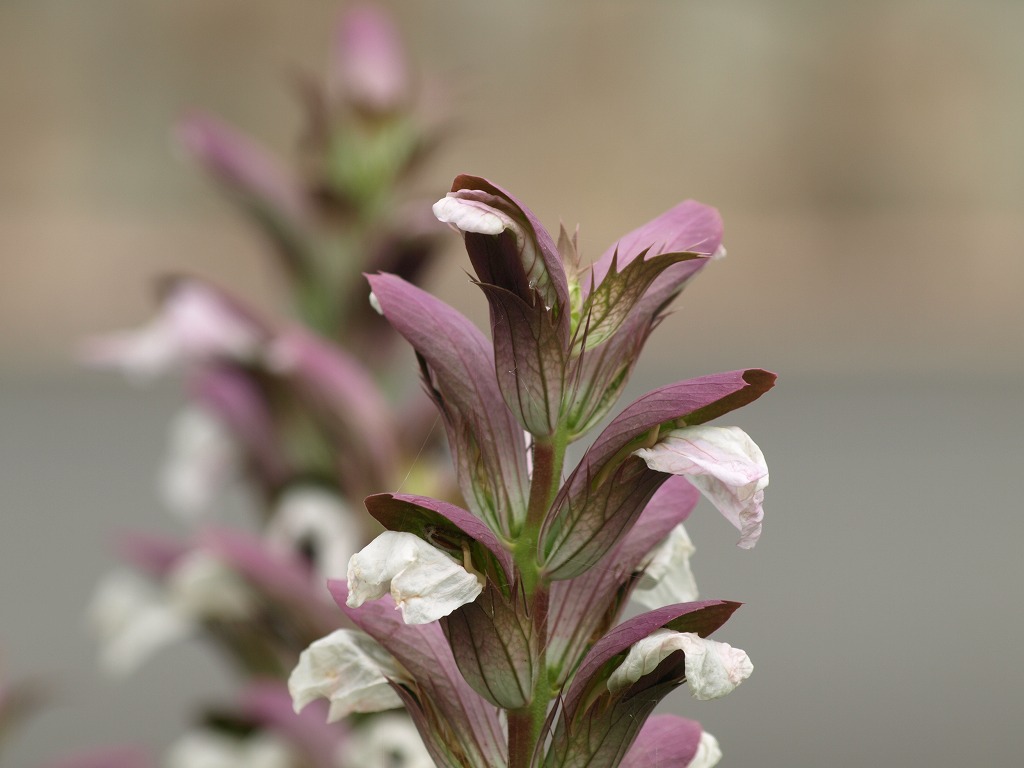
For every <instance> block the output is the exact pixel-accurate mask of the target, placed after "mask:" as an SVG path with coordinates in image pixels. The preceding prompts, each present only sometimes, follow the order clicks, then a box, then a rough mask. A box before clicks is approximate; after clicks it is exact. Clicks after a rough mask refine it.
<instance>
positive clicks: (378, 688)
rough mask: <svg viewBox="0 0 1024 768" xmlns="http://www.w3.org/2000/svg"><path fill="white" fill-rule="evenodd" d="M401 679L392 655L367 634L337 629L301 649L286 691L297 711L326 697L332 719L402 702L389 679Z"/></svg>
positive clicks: (383, 708)
mask: <svg viewBox="0 0 1024 768" xmlns="http://www.w3.org/2000/svg"><path fill="white" fill-rule="evenodd" d="M402 677H403V673H402V670H401V669H400V668H399V666H398V664H397V662H396V661H395V660H394V658H392V657H391V655H390V654H389V653H388V652H387V651H385V650H384V649H383V648H382V647H381V646H380V645H379V644H378V643H377V642H376V641H375V640H373V639H372V638H371V637H370V636H369V635H366V634H364V633H362V632H358V631H356V630H352V629H339V630H336V631H335V632H332V633H331V634H329V635H327V636H326V637H322V638H320V639H319V640H317V641H316V642H314V643H313V644H312V645H310V646H309V647H308V648H307V649H306V650H304V651H303V652H302V654H301V655H300V656H299V663H298V664H297V665H296V667H295V669H294V670H293V671H292V673H291V676H290V677H289V678H288V691H289V692H290V693H291V696H292V701H293V702H294V706H295V711H296V712H301V711H302V709H303V708H304V707H305V706H306V705H307V704H309V703H310V702H312V701H315V700H316V699H319V698H325V699H327V700H328V701H329V702H330V711H329V713H328V715H327V720H328V722H334V721H336V720H340V719H342V718H343V717H345V716H346V715H349V714H351V713H353V712H382V711H384V710H387V709H395V708H396V707H400V706H402V700H401V699H400V698H399V697H398V695H397V694H396V693H395V691H394V689H393V688H392V687H391V683H390V682H389V680H398V679H401V678H402Z"/></svg>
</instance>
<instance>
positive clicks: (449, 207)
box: [433, 192, 512, 235]
mask: <svg viewBox="0 0 1024 768" xmlns="http://www.w3.org/2000/svg"><path fill="white" fill-rule="evenodd" d="M433 210H434V216H436V217H437V220H438V221H440V222H443V223H445V224H452V225H454V226H455V227H456V228H457V229H459V230H461V231H463V232H475V233H477V234H481V235H500V234H501V233H502V231H503V230H504V229H506V228H507V227H511V226H512V222H511V220H510V219H509V218H508V217H507V216H505V215H504V214H501V213H499V212H498V211H496V210H494V209H493V208H491V207H490V206H489V205H486V204H484V203H480V202H477V201H475V200H465V199H463V198H461V197H455V196H453V195H452V193H450V192H449V193H448V195H447V196H446V197H442V198H441V199H440V200H438V201H437V202H436V203H434V208H433Z"/></svg>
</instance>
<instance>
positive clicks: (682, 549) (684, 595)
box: [633, 523, 698, 609]
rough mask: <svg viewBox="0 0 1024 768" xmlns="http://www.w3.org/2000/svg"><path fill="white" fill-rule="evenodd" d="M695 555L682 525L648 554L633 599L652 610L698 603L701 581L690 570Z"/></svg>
mask: <svg viewBox="0 0 1024 768" xmlns="http://www.w3.org/2000/svg"><path fill="white" fill-rule="evenodd" d="M695 551H696V549H695V547H694V546H693V542H692V541H690V536H689V534H687V533H686V529H685V528H684V527H683V524H682V523H680V524H679V525H677V526H676V527H675V528H673V529H672V530H671V531H670V532H669V535H668V536H667V537H665V539H664V541H662V542H661V543H660V544H658V546H656V547H655V548H654V549H652V550H651V551H650V553H649V554H648V556H647V561H646V564H645V565H644V572H643V575H642V576H641V577H640V581H639V582H638V583H637V585H636V589H635V590H633V599H634V600H636V601H637V602H638V603H640V604H641V605H643V606H645V607H647V608H651V609H654V608H661V607H662V606H665V605H674V604H675V603H689V602H692V601H694V600H696V599H697V596H698V593H697V581H696V579H695V578H694V576H693V571H692V570H691V569H690V557H691V556H692V555H693V553H694V552H695Z"/></svg>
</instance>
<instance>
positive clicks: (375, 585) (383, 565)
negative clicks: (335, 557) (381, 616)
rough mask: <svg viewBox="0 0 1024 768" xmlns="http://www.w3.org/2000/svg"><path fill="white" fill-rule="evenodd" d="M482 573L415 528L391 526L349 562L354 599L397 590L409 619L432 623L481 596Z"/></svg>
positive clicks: (355, 604) (360, 600) (350, 602)
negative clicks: (402, 530)
mask: <svg viewBox="0 0 1024 768" xmlns="http://www.w3.org/2000/svg"><path fill="white" fill-rule="evenodd" d="M481 581H482V579H481V578H480V577H479V576H478V575H477V574H475V573H470V572H469V571H467V570H466V569H465V568H464V567H463V566H462V564H461V563H459V562H458V561H457V560H456V559H455V558H453V557H451V556H450V555H449V554H447V553H446V552H442V551H441V550H440V549H437V548H436V547H434V546H431V545H430V544H428V543H427V542H426V541H424V540H423V539H421V538H420V537H419V536H414V535H413V534H411V533H400V532H396V531H385V532H384V533H382V534H381V535H380V536H378V537H377V538H376V539H374V540H373V541H371V542H370V543H369V544H368V545H367V546H366V547H364V548H363V549H362V550H361V551H360V552H357V553H356V554H354V555H353V556H352V559H351V560H349V563H348V590H349V592H348V600H347V603H348V605H349V606H350V607H352V608H358V607H359V606H360V605H362V604H363V603H365V602H366V601H367V600H376V599H377V598H379V597H384V595H386V594H388V592H389V591H390V592H391V596H392V597H393V598H394V599H395V605H396V607H398V608H400V609H401V611H402V619H403V620H404V621H405V623H406V624H429V623H430V622H432V621H437V620H438V619H440V618H441V617H442V616H447V615H448V614H449V613H451V612H452V611H454V610H455V609H456V608H458V607H459V606H461V605H466V604H467V603H471V602H473V601H474V600H476V598H477V596H478V595H479V594H480V592H481V591H482V590H483V584H482V583H481Z"/></svg>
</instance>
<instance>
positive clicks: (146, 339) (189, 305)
mask: <svg viewBox="0 0 1024 768" xmlns="http://www.w3.org/2000/svg"><path fill="white" fill-rule="evenodd" d="M261 341H262V338H261V333H260V331H259V329H258V328H256V327H255V326H254V325H253V324H252V323H251V322H250V321H249V320H248V319H247V318H245V317H244V316H242V315H241V314H240V313H239V312H237V311H235V310H234V309H232V308H231V307H230V306H229V305H228V304H227V303H226V302H225V301H224V300H223V299H222V298H221V297H220V296H218V295H217V293H216V292H215V291H213V290H211V289H209V288H207V287H206V286H204V285H202V284H200V283H197V282H191V281H185V282H181V283H179V284H178V285H176V286H175V287H174V288H173V289H172V290H171V292H170V293H169V294H168V295H167V298H166V299H165V300H164V303H163V306H162V307H161V309H160V314H159V315H158V316H157V317H156V318H154V319H153V320H151V321H150V322H149V323H147V324H146V325H144V326H142V327H141V328H138V329H136V330H133V331H121V332H119V333H113V334H110V335H108V336H104V337H101V338H98V339H94V340H92V341H90V342H88V343H87V344H86V346H85V349H84V350H83V354H84V357H85V359H86V361H87V362H90V363H92V364H94V365H101V366H109V367H113V368H119V369H121V370H122V371H124V372H125V373H127V374H129V375H134V376H138V377H152V376H155V375H159V374H162V373H166V372H168V371H169V370H171V369H173V368H176V367H179V366H181V365H187V364H191V363H195V362H199V361H202V360H206V359H209V358H213V357H227V358H231V359H235V360H241V361H248V360H251V359H253V358H254V357H255V355H256V354H257V352H258V349H259V346H260V344H261Z"/></svg>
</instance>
